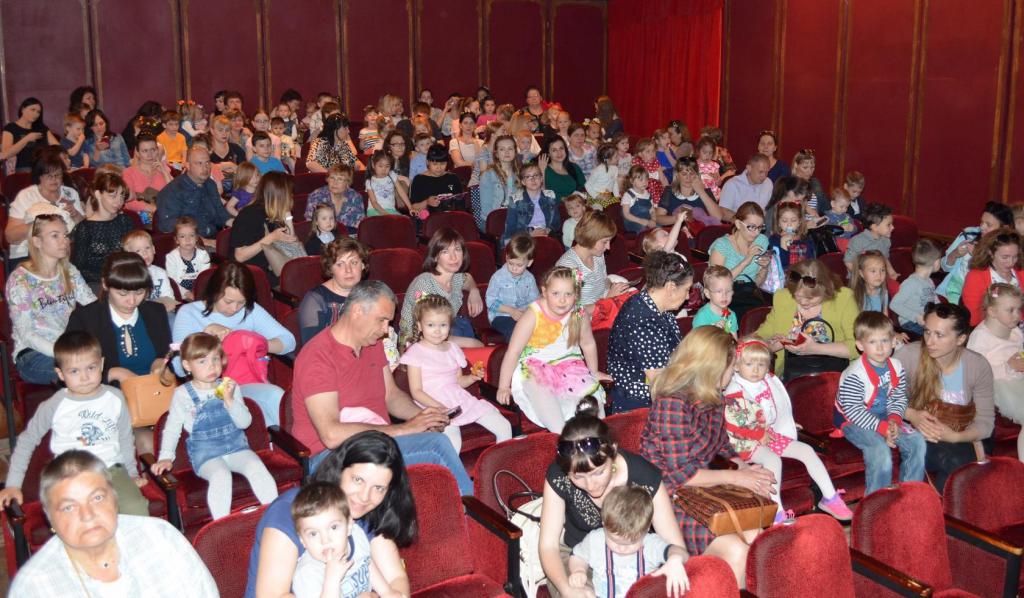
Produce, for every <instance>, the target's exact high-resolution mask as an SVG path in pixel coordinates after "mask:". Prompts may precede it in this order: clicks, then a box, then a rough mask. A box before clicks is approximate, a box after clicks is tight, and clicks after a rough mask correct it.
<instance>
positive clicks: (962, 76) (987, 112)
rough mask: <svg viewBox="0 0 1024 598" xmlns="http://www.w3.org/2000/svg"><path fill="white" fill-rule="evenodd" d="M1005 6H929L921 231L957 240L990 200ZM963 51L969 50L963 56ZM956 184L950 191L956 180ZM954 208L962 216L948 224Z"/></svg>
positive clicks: (958, 0)
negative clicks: (952, 182) (957, 236)
mask: <svg viewBox="0 0 1024 598" xmlns="http://www.w3.org/2000/svg"><path fill="white" fill-rule="evenodd" d="M1003 2H1004V0H943V1H942V2H931V3H929V5H928V13H927V15H926V19H927V26H928V33H927V45H926V46H925V48H924V51H925V52H926V58H925V60H926V62H925V64H926V67H925V74H924V80H923V82H922V86H921V93H922V94H923V97H922V100H923V105H924V110H923V113H922V114H921V142H920V153H919V158H918V162H917V172H916V176H917V193H916V205H915V209H914V210H913V211H912V212H911V213H912V214H913V215H914V216H916V218H917V221H918V223H919V224H920V226H921V228H922V229H924V230H928V231H935V232H938V233H943V234H955V233H956V232H957V230H958V229H959V228H961V227H963V226H964V225H966V224H968V223H973V222H975V221H976V220H977V215H978V214H979V213H980V212H981V208H982V206H984V204H985V201H986V200H987V199H988V197H989V194H990V193H992V192H994V191H995V190H994V189H990V183H989V180H990V178H989V177H990V176H991V168H992V146H993V139H992V134H993V127H994V120H995V111H996V105H997V104H998V102H999V100H998V98H997V97H996V94H997V87H998V84H997V77H998V65H999V55H1000V43H1001V40H1000V35H998V34H996V33H995V32H1001V31H1002V29H1003ZM964 48H970V51H969V52H965V51H964ZM951 172H955V175H954V176H953V177H952V178H953V180H955V181H956V183H955V189H956V190H957V191H956V192H955V194H954V193H951V191H952V190H953V188H954V186H953V185H951V178H950V173H951ZM953 202H955V207H956V211H957V213H958V214H962V215H963V216H962V217H957V218H950V217H949V215H950V208H951V207H952V205H953Z"/></svg>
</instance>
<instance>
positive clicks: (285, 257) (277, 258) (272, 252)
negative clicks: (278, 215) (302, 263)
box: [263, 224, 306, 276]
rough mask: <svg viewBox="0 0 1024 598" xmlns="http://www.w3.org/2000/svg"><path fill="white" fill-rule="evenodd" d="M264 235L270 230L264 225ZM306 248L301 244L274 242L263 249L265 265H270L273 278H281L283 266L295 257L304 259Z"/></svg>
mask: <svg viewBox="0 0 1024 598" xmlns="http://www.w3.org/2000/svg"><path fill="white" fill-rule="evenodd" d="M263 230H264V233H265V234H268V235H269V234H270V229H269V228H268V227H267V225H266V224H264V225H263ZM305 255H306V248H305V247H304V246H303V245H302V243H299V242H295V243H284V242H280V241H275V242H273V243H271V244H270V245H267V246H265V247H264V248H263V256H264V257H266V258H267V263H268V264H269V265H270V270H271V271H273V273H274V275H275V276H281V270H283V269H284V265H285V264H287V263H288V262H289V261H291V260H293V259H295V258H297V257H305Z"/></svg>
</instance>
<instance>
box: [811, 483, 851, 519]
mask: <svg viewBox="0 0 1024 598" xmlns="http://www.w3.org/2000/svg"><path fill="white" fill-rule="evenodd" d="M844 492H845V491H844V490H838V491H836V495H835V496H833V497H832V498H829V499H825V498H822V499H821V500H820V501H819V502H818V508H819V509H821V510H822V511H825V512H826V513H828V514H829V515H831V516H833V517H835V518H836V519H838V520H840V521H849V520H851V519H853V511H851V510H850V507H848V506H846V502H845V501H843V496H842V495H843V493H844Z"/></svg>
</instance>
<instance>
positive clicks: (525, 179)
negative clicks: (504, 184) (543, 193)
mask: <svg viewBox="0 0 1024 598" xmlns="http://www.w3.org/2000/svg"><path fill="white" fill-rule="evenodd" d="M539 178H541V176H540V175H539V174H528V175H526V176H524V177H523V180H524V181H532V180H533V179H539Z"/></svg>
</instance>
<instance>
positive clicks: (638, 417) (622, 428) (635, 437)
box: [604, 408, 650, 453]
mask: <svg viewBox="0 0 1024 598" xmlns="http://www.w3.org/2000/svg"><path fill="white" fill-rule="evenodd" d="M649 412H650V409H647V408H644V409H634V410H633V411H628V412H626V413H616V414H615V415H610V416H608V417H607V418H605V420H604V423H606V424H608V431H609V433H611V436H612V440H614V441H615V442H616V443H618V445H619V448H621V449H623V450H627V451H629V452H631V453H639V452H640V433H641V432H642V431H643V429H644V426H645V425H646V424H647V414H648V413H649Z"/></svg>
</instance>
